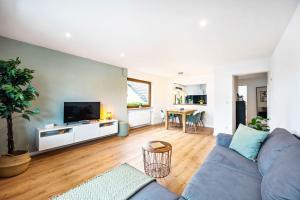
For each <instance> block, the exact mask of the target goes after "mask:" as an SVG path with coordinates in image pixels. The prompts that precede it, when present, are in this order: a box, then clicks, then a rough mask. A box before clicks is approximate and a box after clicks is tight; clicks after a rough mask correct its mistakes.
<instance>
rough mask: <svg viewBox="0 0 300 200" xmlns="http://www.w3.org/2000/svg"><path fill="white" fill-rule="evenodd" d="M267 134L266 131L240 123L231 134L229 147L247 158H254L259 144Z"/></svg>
mask: <svg viewBox="0 0 300 200" xmlns="http://www.w3.org/2000/svg"><path fill="white" fill-rule="evenodd" d="M267 136H268V132H264V131H258V130H255V129H253V128H250V127H247V126H245V125H243V124H240V125H239V127H238V129H237V130H236V132H235V134H234V135H233V138H232V141H231V144H230V146H229V148H231V149H233V150H235V151H237V152H239V153H240V154H241V155H242V156H244V157H246V158H248V159H249V160H255V159H256V157H257V154H258V152H259V149H260V147H261V144H262V143H263V142H264V140H265V139H266V138H267Z"/></svg>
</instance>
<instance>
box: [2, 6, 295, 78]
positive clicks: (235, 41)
mask: <svg viewBox="0 0 300 200" xmlns="http://www.w3.org/2000/svg"><path fill="white" fill-rule="evenodd" d="M298 2H299V0H206V1H204V0H194V1H193V0H178V1H175V0H136V1H133V0H132V1H129V0H119V1H116V0H76V1H72V0H0V35H2V36H5V37H9V38H13V39H16V40H20V41H25V42H28V43H32V44H36V45H39V46H43V47H47V48H50V49H55V50H59V51H62V52H66V53H70V54H73V55H78V56H82V57H85V58H90V59H93V60H97V61H100V62H104V63H109V64H113V65H116V66H120V67H126V68H129V69H136V70H138V71H142V72H148V73H153V74H159V75H170V76H171V75H176V74H177V72H178V71H183V72H185V74H196V73H205V72H207V71H210V70H211V69H212V67H213V66H215V65H220V64H226V63H230V62H235V61H239V60H244V59H253V58H258V57H268V56H270V55H271V54H272V52H273V50H274V48H275V46H276V44H277V43H278V41H279V39H280V37H281V35H282V34H283V32H284V30H285V28H286V26H287V24H288V22H289V19H290V18H291V16H292V14H293V12H294V10H295V9H296V7H297V4H298ZM202 20H206V22H207V26H206V27H202V26H201V25H200V22H201V21H202ZM67 32H69V33H70V34H71V36H72V37H71V38H69V39H67V38H66V37H65V34H66V33H67ZM120 54H123V57H121V56H120Z"/></svg>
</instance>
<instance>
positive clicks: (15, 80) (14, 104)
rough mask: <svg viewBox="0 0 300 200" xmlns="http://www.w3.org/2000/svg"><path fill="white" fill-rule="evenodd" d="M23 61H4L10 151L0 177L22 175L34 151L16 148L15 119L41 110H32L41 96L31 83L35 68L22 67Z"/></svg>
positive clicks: (0, 66)
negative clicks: (33, 102)
mask: <svg viewBox="0 0 300 200" xmlns="http://www.w3.org/2000/svg"><path fill="white" fill-rule="evenodd" d="M20 64H21V61H20V59H19V58H16V59H15V60H8V61H5V60H0V117H1V118H2V119H5V120H6V122H7V123H6V124H7V127H6V129H7V154H6V155H1V156H0V177H11V176H15V175H18V174H20V173H22V172H24V171H25V170H27V169H28V167H29V163H30V160H31V158H30V154H29V152H28V150H15V145H14V134H13V132H14V131H13V119H15V118H16V117H23V118H25V119H27V120H30V115H35V114H38V113H39V109H38V108H35V109H34V110H30V109H29V108H30V107H31V101H32V100H34V99H36V98H37V97H38V95H39V93H38V92H37V90H36V89H35V88H34V87H33V86H32V85H31V80H32V79H33V73H34V71H33V70H31V69H28V68H20V67H19V65H20Z"/></svg>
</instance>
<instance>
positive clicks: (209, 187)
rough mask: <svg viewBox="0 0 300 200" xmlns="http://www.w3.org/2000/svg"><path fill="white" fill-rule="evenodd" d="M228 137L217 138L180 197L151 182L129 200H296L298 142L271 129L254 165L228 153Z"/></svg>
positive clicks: (299, 161) (299, 166)
mask: <svg viewBox="0 0 300 200" xmlns="http://www.w3.org/2000/svg"><path fill="white" fill-rule="evenodd" d="M231 139H232V136H231V135H228V134H219V135H218V136H217V145H216V146H215V148H214V149H213V150H212V151H211V153H210V154H209V155H208V157H207V159H206V161H205V163H204V164H203V165H202V166H201V168H200V169H199V171H198V172H197V173H196V174H195V175H194V176H193V177H192V179H191V181H190V182H189V184H188V185H187V186H186V188H185V190H184V191H183V193H182V196H180V197H179V196H177V195H175V194H174V193H172V192H170V191H168V190H167V189H166V188H164V187H162V186H160V185H159V184H158V183H156V182H153V183H151V184H149V185H147V186H146V187H144V188H143V189H141V190H140V191H139V192H138V193H137V194H135V195H134V196H133V197H132V198H131V200H156V199H158V200H175V199H180V200H300V140H299V139H298V138H297V137H296V136H294V135H292V134H290V133H289V132H288V131H286V130H284V129H279V128H278V129H275V130H274V131H273V132H272V133H271V134H270V135H269V136H268V138H267V139H266V141H265V142H264V144H263V145H262V147H261V149H260V152H259V154H258V157H257V161H256V162H253V161H250V160H248V159H246V158H244V157H243V156H241V155H240V154H238V153H237V152H235V151H233V150H231V149H229V144H230V142H231Z"/></svg>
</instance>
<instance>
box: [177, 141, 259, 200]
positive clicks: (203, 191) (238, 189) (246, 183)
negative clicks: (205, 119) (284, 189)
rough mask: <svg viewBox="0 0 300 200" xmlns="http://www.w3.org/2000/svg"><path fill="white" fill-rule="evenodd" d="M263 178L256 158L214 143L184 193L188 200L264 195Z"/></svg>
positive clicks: (251, 199)
mask: <svg viewBox="0 0 300 200" xmlns="http://www.w3.org/2000/svg"><path fill="white" fill-rule="evenodd" d="M261 178H262V177H261V175H260V173H259V171H258V169H257V164H256V163H255V162H252V161H250V160H248V159H246V158H244V157H243V156H241V155H240V154H238V153H237V152H235V151H233V150H231V149H229V148H225V147H222V146H215V148H214V149H213V150H212V151H211V153H210V154H209V155H208V157H207V159H206V161H205V163H204V164H203V165H202V167H201V168H200V170H199V171H198V172H197V173H196V174H195V175H194V176H193V178H192V180H191V181H190V183H189V184H188V185H187V187H186V188H185V190H184V192H183V194H182V196H183V197H184V198H185V199H187V200H218V199H220V200H221V199H222V200H240V199H243V200H256V199H261V195H260V183H261ZM229 191H230V192H229ZM241 197H243V198H241Z"/></svg>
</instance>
